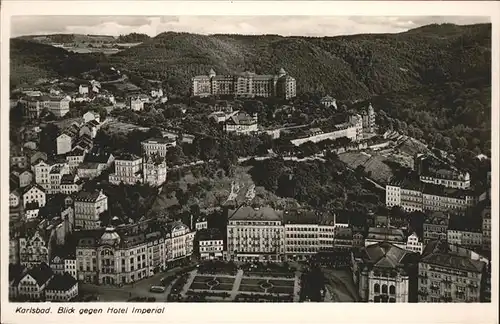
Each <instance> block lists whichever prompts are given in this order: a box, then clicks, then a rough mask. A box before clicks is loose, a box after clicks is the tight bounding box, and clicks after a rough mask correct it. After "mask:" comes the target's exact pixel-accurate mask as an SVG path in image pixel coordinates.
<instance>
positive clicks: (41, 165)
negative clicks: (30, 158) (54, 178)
mask: <svg viewBox="0 0 500 324" xmlns="http://www.w3.org/2000/svg"><path fill="white" fill-rule="evenodd" d="M54 165H55V163H53V162H48V161H44V160H42V159H40V160H38V162H36V163H35V164H34V165H33V171H34V173H35V183H36V184H38V185H40V186H41V187H42V188H44V189H45V190H48V189H49V188H50V170H51V169H52V167H53V166H54Z"/></svg>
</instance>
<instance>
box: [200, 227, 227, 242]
mask: <svg viewBox="0 0 500 324" xmlns="http://www.w3.org/2000/svg"><path fill="white" fill-rule="evenodd" d="M198 235H199V236H198V237H199V240H200V241H212V240H222V239H223V235H222V233H221V232H220V231H219V230H218V229H217V228H206V229H202V230H200V231H198Z"/></svg>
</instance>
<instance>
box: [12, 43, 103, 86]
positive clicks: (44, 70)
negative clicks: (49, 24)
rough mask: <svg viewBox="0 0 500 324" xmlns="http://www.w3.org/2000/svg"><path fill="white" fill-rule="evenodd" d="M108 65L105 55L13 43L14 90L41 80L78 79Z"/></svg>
mask: <svg viewBox="0 0 500 324" xmlns="http://www.w3.org/2000/svg"><path fill="white" fill-rule="evenodd" d="M99 63H101V64H105V57H104V55H102V54H77V53H71V52H68V51H66V50H64V49H62V48H58V47H54V46H50V45H45V44H39V43H36V42H31V41H27V40H24V39H11V40H10V87H11V88H15V87H16V86H18V85H30V84H33V83H35V82H37V80H39V79H43V78H50V77H56V78H57V77H61V76H78V75H79V74H80V73H83V72H87V71H89V70H93V69H96V68H97V67H98V65H99Z"/></svg>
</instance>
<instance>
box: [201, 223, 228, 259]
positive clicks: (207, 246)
mask: <svg viewBox="0 0 500 324" xmlns="http://www.w3.org/2000/svg"><path fill="white" fill-rule="evenodd" d="M197 236H198V250H199V253H200V259H201V260H222V258H223V253H224V238H223V235H222V233H221V232H220V231H219V230H218V229H213V228H211V229H201V230H199V231H198V230H197Z"/></svg>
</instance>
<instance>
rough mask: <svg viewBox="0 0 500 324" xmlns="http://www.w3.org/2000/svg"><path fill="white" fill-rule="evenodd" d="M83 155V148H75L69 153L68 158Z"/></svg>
mask: <svg viewBox="0 0 500 324" xmlns="http://www.w3.org/2000/svg"><path fill="white" fill-rule="evenodd" d="M83 153H84V151H83V150H82V149H81V148H79V147H75V148H74V149H72V150H71V151H70V152H69V153H68V156H82V155H83Z"/></svg>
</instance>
